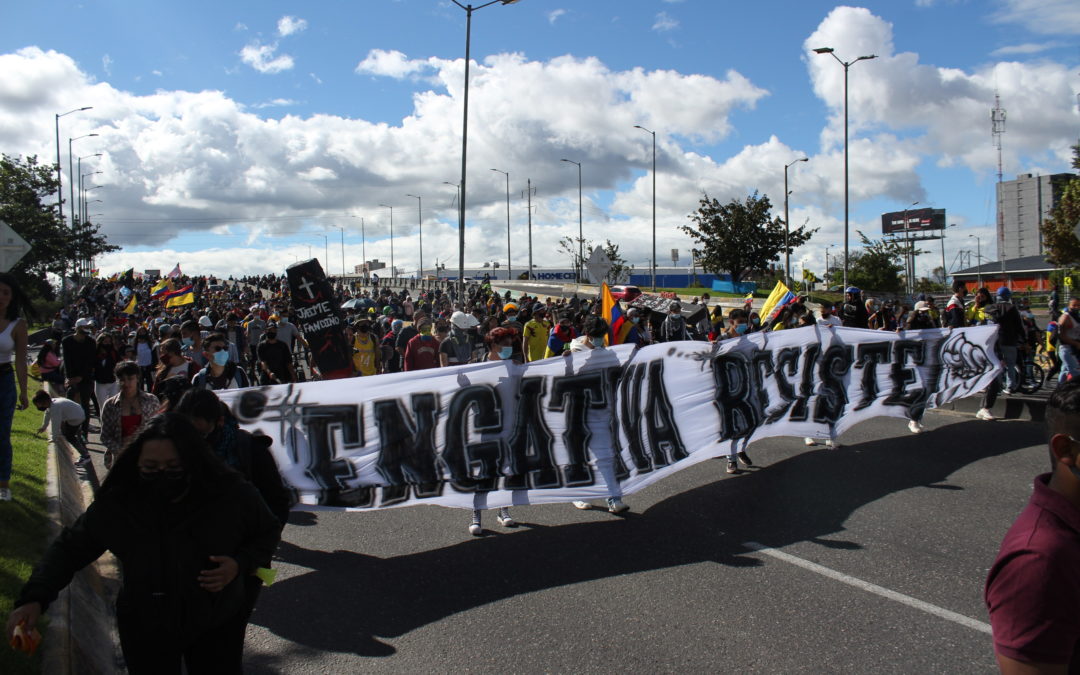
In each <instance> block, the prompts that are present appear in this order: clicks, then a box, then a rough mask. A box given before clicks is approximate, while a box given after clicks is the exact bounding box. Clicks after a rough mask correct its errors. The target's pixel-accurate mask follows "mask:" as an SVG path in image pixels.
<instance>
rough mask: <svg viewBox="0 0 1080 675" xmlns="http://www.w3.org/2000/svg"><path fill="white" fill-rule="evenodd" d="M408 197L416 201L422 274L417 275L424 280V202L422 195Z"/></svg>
mask: <svg viewBox="0 0 1080 675" xmlns="http://www.w3.org/2000/svg"><path fill="white" fill-rule="evenodd" d="M405 196H406V197H412V198H413V199H415V200H416V225H417V227H418V228H419V230H418V231H419V233H420V273H419V274H418V275H417V277H419V278H420V279H423V278H424V200H423V199H421V198H420V195H405Z"/></svg>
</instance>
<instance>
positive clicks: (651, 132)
mask: <svg viewBox="0 0 1080 675" xmlns="http://www.w3.org/2000/svg"><path fill="white" fill-rule="evenodd" d="M634 128H635V129H641V130H642V131H644V132H645V133H647V134H651V135H652V264H651V265H650V267H651V268H652V290H653V293H655V292H656V132H655V131H651V130H649V129H646V128H645V127H643V126H641V125H640V124H635V125H634Z"/></svg>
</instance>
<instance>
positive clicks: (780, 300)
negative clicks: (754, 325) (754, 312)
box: [758, 281, 795, 326]
mask: <svg viewBox="0 0 1080 675" xmlns="http://www.w3.org/2000/svg"><path fill="white" fill-rule="evenodd" d="M794 300H795V294H794V293H792V292H791V290H790V289H789V288H788V287H787V286H785V285H784V282H783V281H777V282H776V288H774V289H773V291H772V293H769V297H768V298H767V299H766V300H765V304H764V305H762V306H761V312H760V313H759V314H758V316H760V317H761V325H762V326H765V325H766V324H768V322H769V321H771V320H772V319H774V318H775V315H776V314H778V313H779V312H780V309H781V308H782V307H783V306H784V305H786V304H788V303H790V302H792V301H794Z"/></svg>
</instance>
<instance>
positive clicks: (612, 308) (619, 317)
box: [600, 283, 634, 345]
mask: <svg viewBox="0 0 1080 675" xmlns="http://www.w3.org/2000/svg"><path fill="white" fill-rule="evenodd" d="M600 316H602V317H603V318H604V320H605V321H607V322H608V331H609V332H608V337H607V338H606V339H605V340H604V341H605V342H606V343H607V344H611V345H621V344H622V343H623V342H625V341H626V336H627V335H628V334H629V333H630V330H631V329H632V328H633V327H634V324H633V322H631V321H627V319H626V315H625V314H623V313H622V309H621V308H620V307H619V302H618V301H617V300H616V299H615V298H613V297H612V296H611V289H610V288H608V285H607V284H606V283H602V284H600Z"/></svg>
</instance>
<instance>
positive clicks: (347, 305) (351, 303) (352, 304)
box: [341, 298, 361, 309]
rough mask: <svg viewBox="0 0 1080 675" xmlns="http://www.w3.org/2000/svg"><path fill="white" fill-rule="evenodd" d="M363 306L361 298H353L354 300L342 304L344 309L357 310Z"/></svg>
mask: <svg viewBox="0 0 1080 675" xmlns="http://www.w3.org/2000/svg"><path fill="white" fill-rule="evenodd" d="M360 306H361V302H360V298H353V299H352V300H346V301H345V302H343V303H342V304H341V308H342V309H356V308H357V307H360Z"/></svg>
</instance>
